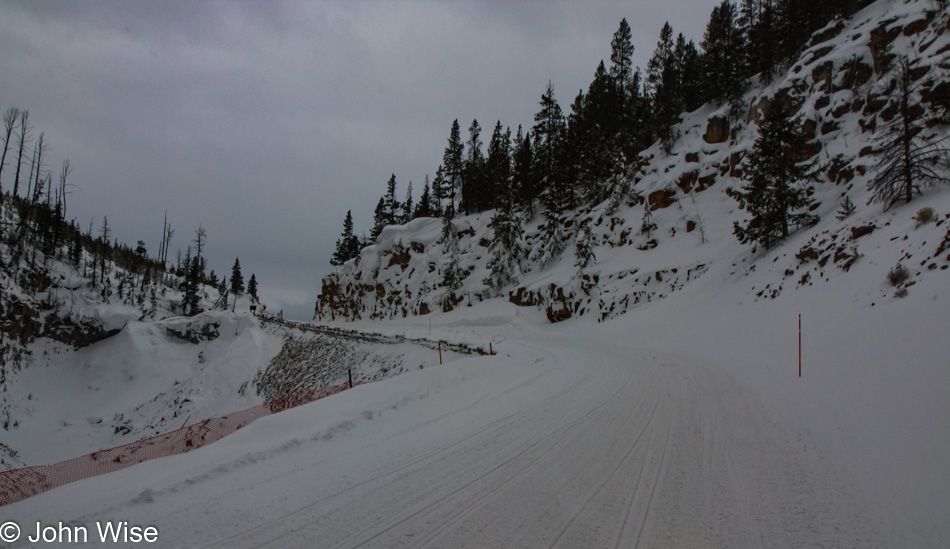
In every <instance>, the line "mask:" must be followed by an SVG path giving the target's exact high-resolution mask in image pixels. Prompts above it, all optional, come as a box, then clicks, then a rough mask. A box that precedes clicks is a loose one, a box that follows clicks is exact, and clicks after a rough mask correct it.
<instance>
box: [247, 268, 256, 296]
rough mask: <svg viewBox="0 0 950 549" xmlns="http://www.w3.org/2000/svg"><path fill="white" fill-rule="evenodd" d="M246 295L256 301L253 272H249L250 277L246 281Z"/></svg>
mask: <svg viewBox="0 0 950 549" xmlns="http://www.w3.org/2000/svg"><path fill="white" fill-rule="evenodd" d="M247 295H249V296H251V299H253V300H254V301H258V299H257V277H256V276H254V273H251V279H250V280H248V281H247Z"/></svg>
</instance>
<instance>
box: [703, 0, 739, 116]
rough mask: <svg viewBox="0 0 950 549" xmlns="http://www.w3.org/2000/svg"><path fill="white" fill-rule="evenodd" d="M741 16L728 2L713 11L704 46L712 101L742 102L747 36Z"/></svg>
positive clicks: (707, 86) (706, 80) (705, 76)
mask: <svg viewBox="0 0 950 549" xmlns="http://www.w3.org/2000/svg"><path fill="white" fill-rule="evenodd" d="M738 19H739V17H738V13H737V11H736V7H735V5H733V4H732V3H731V2H730V1H729V0H724V1H723V3H722V4H720V5H719V6H717V7H715V8H713V11H712V14H711V15H710V16H709V23H708V24H707V25H706V34H705V35H704V36H703V42H702V44H701V47H702V48H703V51H704V52H705V53H704V55H703V83H704V88H705V89H706V91H707V93H706V99H707V100H710V101H722V100H729V101H730V102H736V101H737V100H739V99H741V97H742V92H743V91H744V90H745V85H746V74H747V69H746V62H745V59H746V56H745V52H746V45H745V37H744V36H743V34H742V32H741V30H740V29H739V21H738Z"/></svg>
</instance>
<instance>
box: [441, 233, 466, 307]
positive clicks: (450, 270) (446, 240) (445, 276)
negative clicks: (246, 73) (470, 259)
mask: <svg viewBox="0 0 950 549" xmlns="http://www.w3.org/2000/svg"><path fill="white" fill-rule="evenodd" d="M442 250H443V252H444V253H445V255H447V256H448V262H447V263H446V265H445V268H443V269H442V285H443V286H445V287H446V288H448V289H449V291H450V292H454V291H455V290H458V289H459V288H461V287H462V278H463V276H464V274H463V273H462V268H461V266H460V265H459V260H460V257H461V251H460V250H459V238H458V231H457V230H456V228H455V224H453V223H452V220H451V219H449V218H448V217H443V218H442Z"/></svg>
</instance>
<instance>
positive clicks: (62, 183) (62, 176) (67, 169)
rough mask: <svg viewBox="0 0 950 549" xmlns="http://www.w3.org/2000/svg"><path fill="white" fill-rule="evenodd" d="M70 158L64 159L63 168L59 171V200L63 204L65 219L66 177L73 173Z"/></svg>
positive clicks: (64, 216)
mask: <svg viewBox="0 0 950 549" xmlns="http://www.w3.org/2000/svg"><path fill="white" fill-rule="evenodd" d="M72 171H73V169H72V166H70V165H69V159H68V158H67V159H66V160H63V169H62V170H61V171H60V172H59V200H60V201H62V204H63V219H66V178H67V177H69V174H70V173H72Z"/></svg>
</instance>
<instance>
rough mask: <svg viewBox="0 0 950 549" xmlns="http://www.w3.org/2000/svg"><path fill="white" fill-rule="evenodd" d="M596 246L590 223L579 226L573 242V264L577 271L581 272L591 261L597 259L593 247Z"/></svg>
mask: <svg viewBox="0 0 950 549" xmlns="http://www.w3.org/2000/svg"><path fill="white" fill-rule="evenodd" d="M596 246H597V243H596V241H595V240H594V235H593V234H592V233H591V230H590V223H586V224H584V226H583V227H581V230H580V231H578V233H577V237H576V239H575V242H574V258H575V261H574V266H575V267H577V272H578V273H581V272H583V271H584V269H587V268H588V267H589V266H590V265H591V264H592V263H594V262H596V261H597V256H596V255H595V254H594V248H595V247H596Z"/></svg>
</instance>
